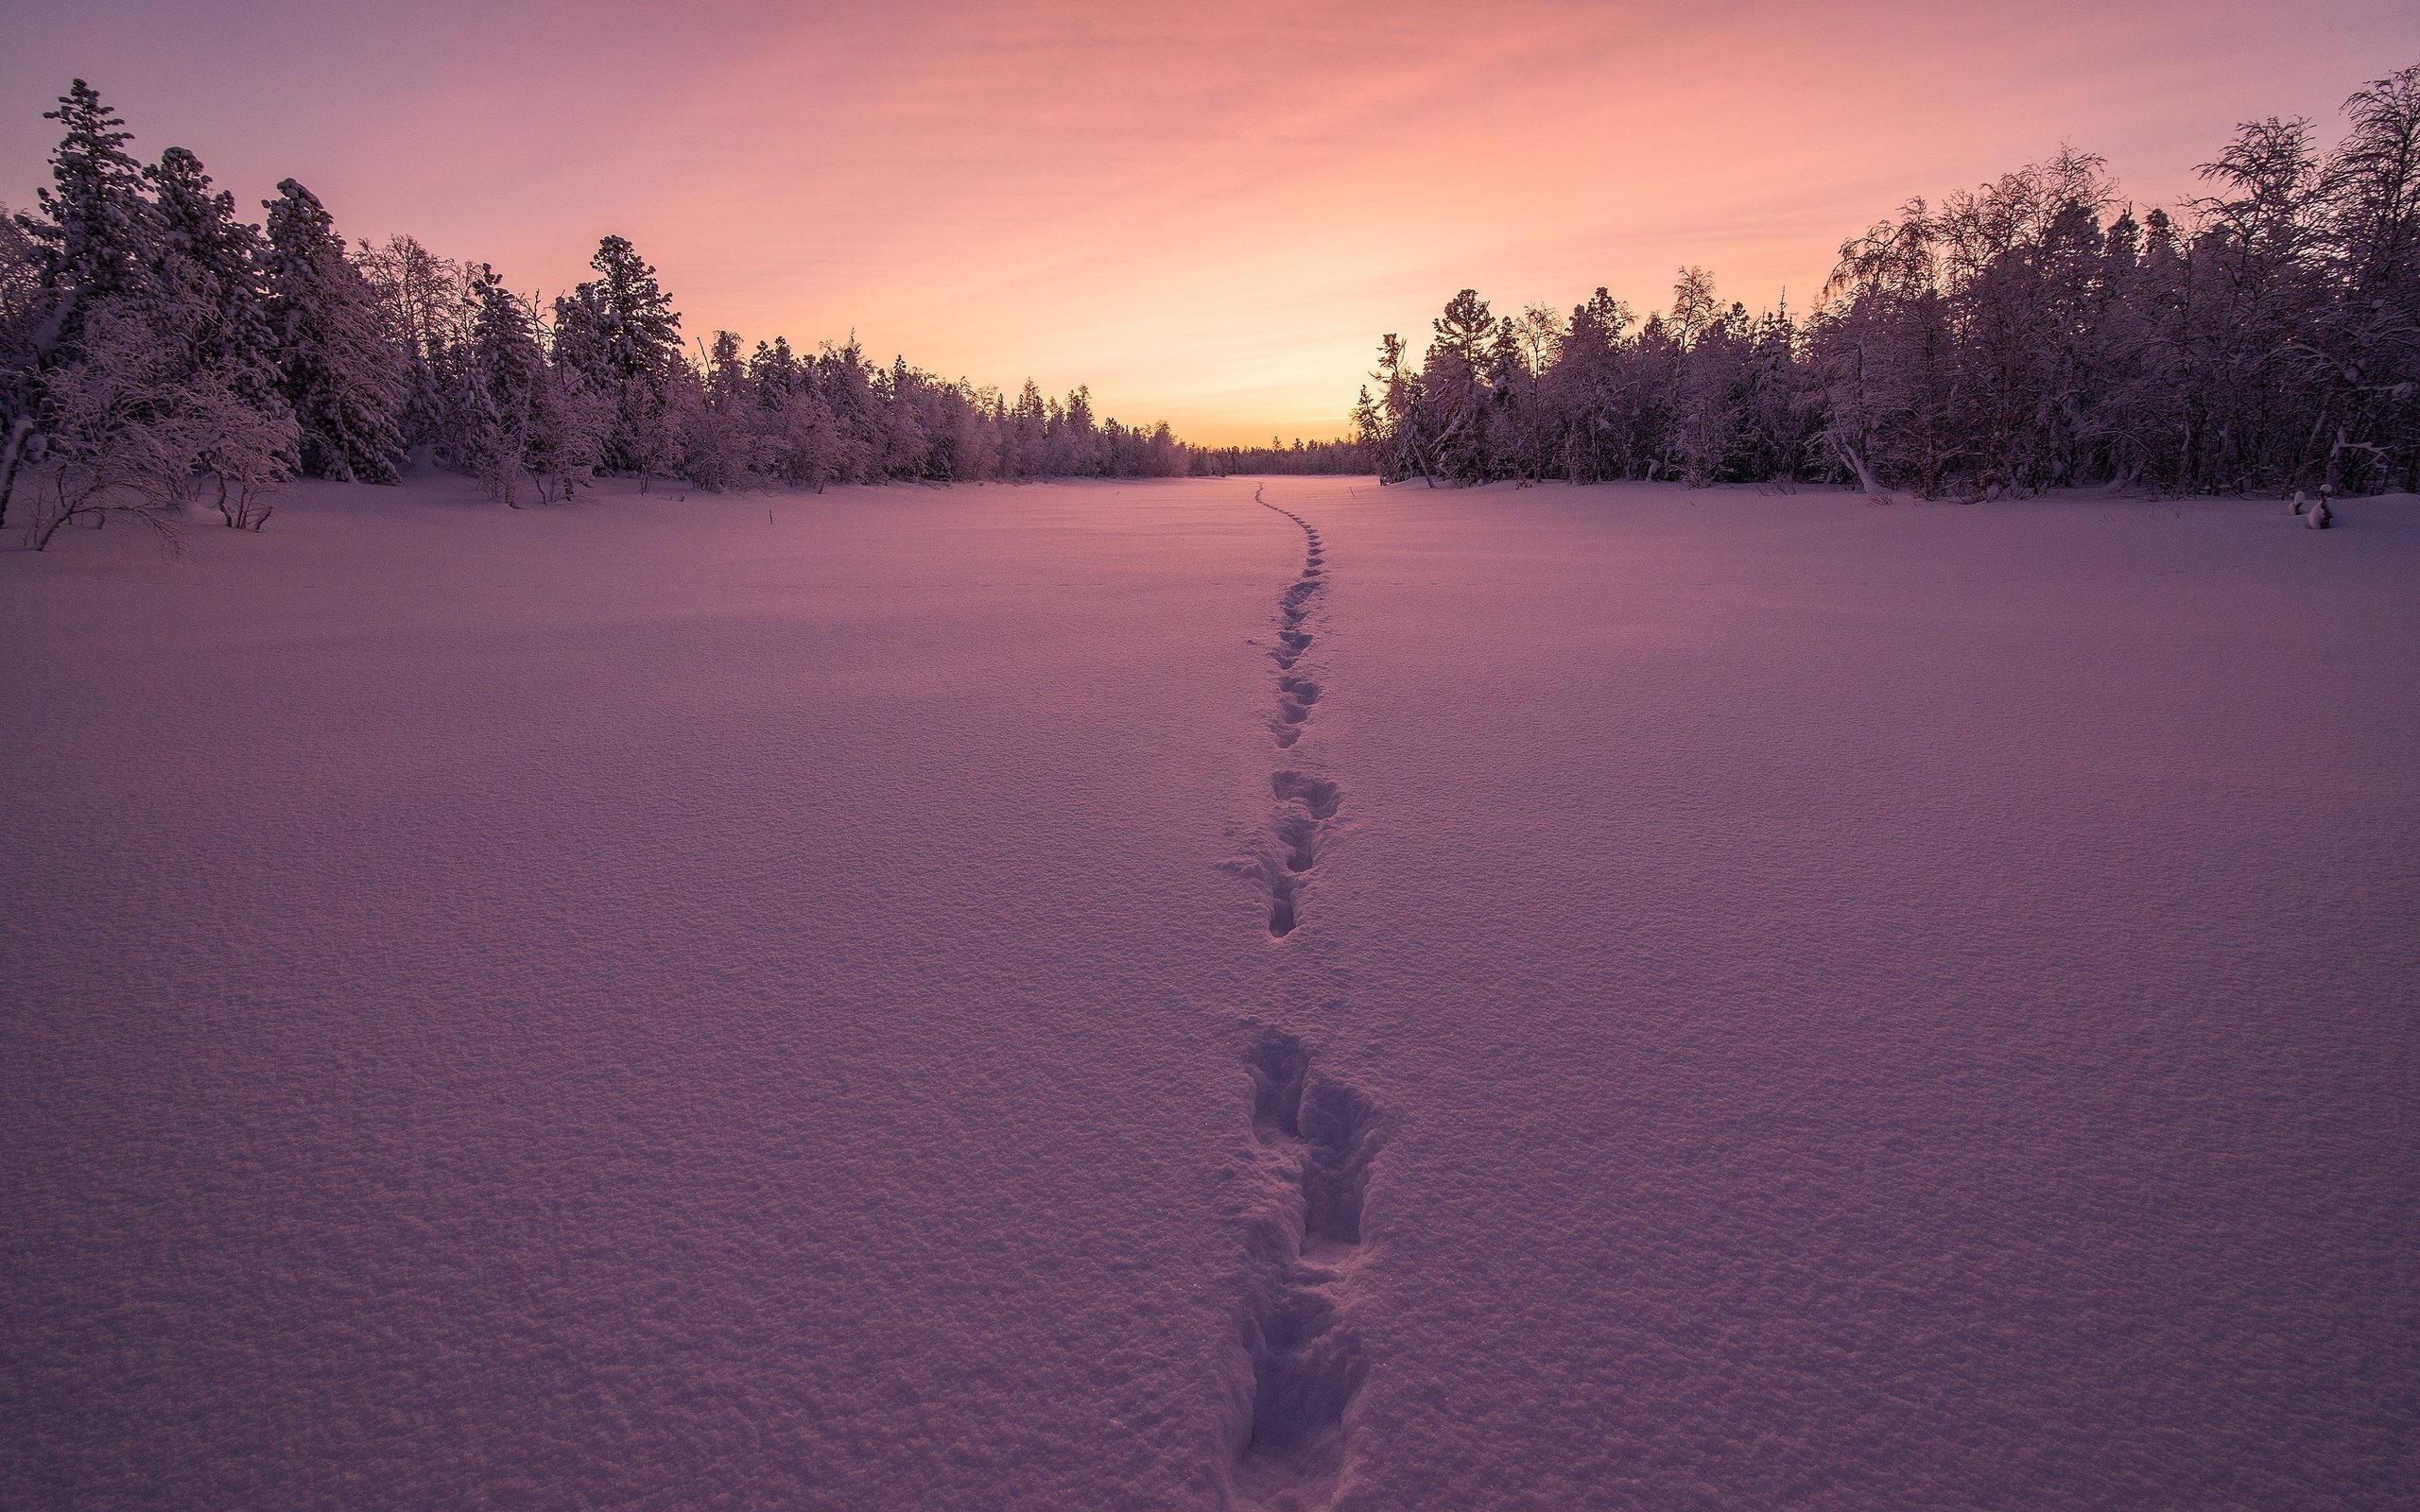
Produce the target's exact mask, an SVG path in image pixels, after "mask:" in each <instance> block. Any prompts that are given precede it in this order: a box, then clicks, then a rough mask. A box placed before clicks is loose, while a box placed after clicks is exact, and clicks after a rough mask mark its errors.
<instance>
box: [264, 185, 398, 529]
mask: <svg viewBox="0 0 2420 1512" xmlns="http://www.w3.org/2000/svg"><path fill="white" fill-rule="evenodd" d="M277 193H278V198H275V199H270V200H264V201H263V204H264V205H265V206H266V207H267V209H268V241H269V254H268V290H269V307H270V311H271V314H272V317H273V318H274V319H275V322H276V326H277V333H278V349H279V361H280V366H281V368H282V369H283V370H284V375H285V395H286V400H287V402H288V403H289V404H292V405H293V407H294V419H295V422H296V424H297V425H298V426H300V427H301V431H302V470H303V471H304V472H308V473H310V474H311V475H313V476H315V477H324V478H336V479H338V480H340V481H344V482H354V483H392V482H395V481H396V479H397V476H398V472H397V464H398V463H399V462H400V461H401V459H402V457H403V453H404V444H403V435H402V431H401V429H400V427H399V424H398V421H399V418H400V415H401V411H402V408H403V404H404V401H405V397H406V387H407V373H406V367H405V363H404V356H403V352H402V350H401V348H400V347H399V346H398V345H397V343H396V340H395V336H394V334H393V333H392V332H390V331H389V329H388V322H387V318H386V314H385V311H384V308H383V307H382V305H381V303H380V301H379V300H378V298H377V295H376V293H375V291H373V290H372V288H371V286H370V283H369V281H368V280H367V279H365V278H363V277H362V275H361V271H360V269H358V268H356V267H354V266H353V264H352V262H351V261H350V260H349V259H347V258H346V256H345V244H344V238H343V237H341V236H339V235H337V232H336V223H335V221H334V220H333V219H332V218H331V217H330V216H329V215H328V212H327V210H326V209H325V207H323V206H322V205H321V204H320V200H319V197H318V196H316V195H314V194H312V193H311V191H310V190H308V189H305V188H303V187H302V185H301V184H299V183H297V182H295V181H294V180H291V179H287V180H283V181H282V182H280V183H279V184H278V186H277Z"/></svg>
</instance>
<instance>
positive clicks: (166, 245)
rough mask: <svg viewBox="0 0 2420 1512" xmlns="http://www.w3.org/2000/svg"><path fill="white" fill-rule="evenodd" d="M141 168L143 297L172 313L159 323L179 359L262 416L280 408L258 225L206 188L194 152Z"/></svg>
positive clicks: (177, 150) (229, 199)
mask: <svg viewBox="0 0 2420 1512" xmlns="http://www.w3.org/2000/svg"><path fill="white" fill-rule="evenodd" d="M143 176H144V177H145V178H146V179H147V180H149V181H150V183H151V185H152V190H153V203H154V206H155V212H156V218H157V224H158V232H159V233H158V236H157V237H156V238H155V240H154V243H153V246H152V249H151V263H150V287H149V289H148V290H147V295H146V298H147V301H150V302H153V303H155V304H158V305H160V306H162V307H163V309H164V312H173V313H168V314H166V315H165V318H163V320H162V321H161V329H162V330H163V331H164V332H174V333H175V334H176V335H177V336H178V338H179V339H180V340H181V342H182V347H183V350H182V352H181V353H180V354H179V365H180V367H181V368H182V369H183V370H185V371H190V372H199V371H203V370H207V371H210V372H211V373H213V374H215V375H216V379H217V381H218V382H219V383H221V384H223V385H224V386H225V387H227V389H228V390H229V391H231V392H232V393H233V394H234V395H235V396H236V397H237V398H239V399H241V400H242V401H243V402H244V403H245V404H247V405H249V406H251V408H253V409H255V410H258V411H259V412H260V413H262V414H263V415H268V416H272V417H273V416H276V415H280V414H284V413H286V412H287V409H288V405H287V404H286V399H285V391H284V385H283V384H282V383H281V381H280V373H279V369H278V339H277V328H276V326H275V325H274V324H273V323H272V322H271V321H270V318H269V307H268V286H267V261H268V244H267V243H266V242H264V241H263V240H262V237H261V232H260V228H259V227H257V226H253V225H250V224H247V223H245V222H242V221H238V220H237V219H236V218H235V197H234V196H233V195H232V194H229V193H227V192H226V191H225V190H223V189H222V190H220V191H218V192H217V193H216V194H213V193H212V192H211V188H210V176H209V175H208V174H206V173H204V172H203V171H202V167H201V160H200V159H199V158H197V157H195V156H194V155H193V154H192V153H190V152H188V151H186V150H185V149H184V148H182V147H170V148H168V150H167V151H165V152H164V153H162V154H161V155H160V161H159V163H157V164H155V165H153V166H151V167H148V168H146V169H144V170H143Z"/></svg>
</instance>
